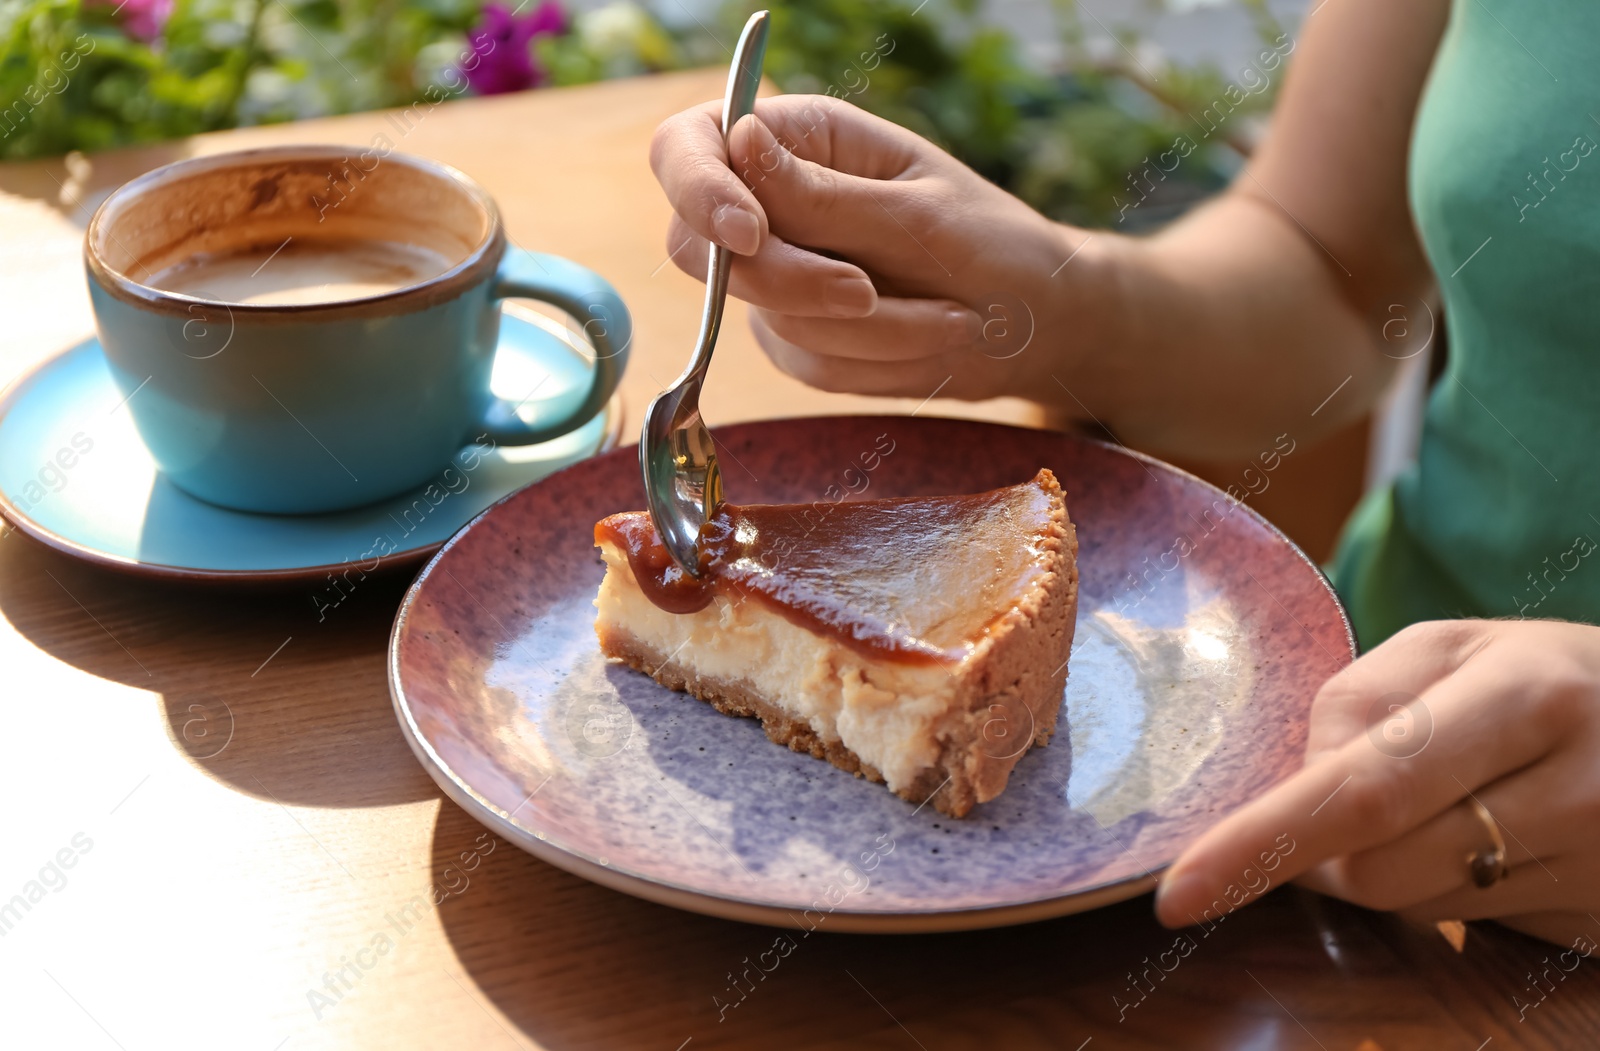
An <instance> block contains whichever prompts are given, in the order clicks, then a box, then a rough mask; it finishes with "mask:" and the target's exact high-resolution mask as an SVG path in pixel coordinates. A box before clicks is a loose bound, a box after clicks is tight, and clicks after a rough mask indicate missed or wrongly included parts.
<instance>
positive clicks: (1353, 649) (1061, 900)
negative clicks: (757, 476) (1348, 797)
mask: <svg viewBox="0 0 1600 1051" xmlns="http://www.w3.org/2000/svg"><path fill="white" fill-rule="evenodd" d="M913 418H915V419H918V420H926V421H929V422H940V423H961V424H971V425H975V426H978V427H983V428H992V429H997V430H1010V431H1026V432H1030V433H1033V434H1043V435H1053V436H1057V437H1065V438H1071V439H1073V440H1075V441H1080V442H1083V443H1085V444H1088V445H1093V446H1098V447H1100V448H1101V449H1104V450H1107V451H1109V452H1112V453H1114V454H1117V455H1122V456H1127V457H1130V458H1132V459H1134V460H1135V461H1137V462H1140V463H1141V464H1143V465H1144V466H1145V467H1147V468H1149V467H1155V468H1158V469H1160V470H1163V471H1167V472H1170V473H1172V474H1174V475H1177V476H1178V477H1180V478H1183V479H1185V480H1187V481H1189V482H1193V483H1195V484H1198V485H1200V486H1202V487H1204V488H1205V489H1209V490H1211V491H1213V492H1215V493H1217V494H1219V495H1221V496H1223V497H1225V498H1226V499H1228V500H1230V501H1232V502H1233V504H1234V505H1235V509H1236V510H1238V509H1242V510H1244V511H1245V512H1246V513H1247V514H1248V515H1249V516H1250V517H1251V518H1252V519H1254V521H1255V522H1256V524H1258V525H1260V526H1264V527H1266V529H1267V531H1268V532H1269V533H1270V534H1271V535H1272V536H1273V537H1275V538H1277V539H1278V540H1279V541H1280V542H1281V543H1282V544H1283V545H1284V546H1286V547H1287V548H1288V549H1289V551H1290V552H1292V553H1293V555H1294V557H1296V558H1298V559H1299V560H1300V561H1301V562H1302V563H1304V564H1305V565H1306V566H1307V567H1308V568H1309V569H1310V570H1311V572H1312V575H1313V577H1314V579H1315V580H1316V581H1317V582H1318V583H1319V584H1320V585H1321V587H1322V590H1323V592H1324V593H1325V594H1326V595H1327V597H1328V598H1329V599H1330V600H1331V601H1332V603H1333V608H1334V611H1335V612H1336V613H1337V614H1338V616H1339V623H1340V626H1341V627H1342V628H1343V629H1344V635H1345V642H1346V644H1347V647H1348V650H1349V654H1350V659H1351V660H1352V661H1354V660H1355V659H1356V657H1357V656H1358V655H1359V652H1360V650H1359V647H1358V644H1357V642H1356V636H1355V629H1354V627H1353V626H1352V625H1351V623H1350V615H1349V612H1348V611H1347V610H1346V609H1345V606H1344V602H1343V600H1341V599H1340V598H1339V594H1338V592H1337V591H1335V590H1334V587H1333V583H1332V581H1330V580H1329V579H1328V575H1327V574H1326V573H1324V572H1323V571H1322V567H1321V566H1320V565H1318V564H1317V562H1316V561H1315V560H1314V559H1312V558H1311V556H1309V555H1307V554H1306V553H1305V551H1304V550H1302V549H1301V547H1300V545H1298V544H1296V543H1295V542H1294V541H1293V540H1291V539H1290V538H1289V537H1288V535H1287V534H1285V533H1284V532H1283V530H1282V529H1280V528H1278V527H1277V526H1276V525H1274V524H1273V523H1272V522H1271V521H1269V520H1268V519H1267V518H1266V517H1265V516H1263V515H1262V514H1261V512H1260V511H1257V510H1256V509H1255V508H1253V507H1251V506H1250V505H1249V504H1248V503H1246V502H1245V501H1243V500H1239V499H1236V498H1234V497H1232V496H1230V495H1229V494H1228V493H1227V492H1226V491H1225V490H1223V489H1222V488H1220V487H1219V486H1217V485H1215V484H1213V483H1211V482H1208V481H1206V480H1205V479H1203V478H1201V477H1199V476H1198V475H1195V474H1193V473H1192V472H1189V471H1186V470H1184V469H1183V468H1181V467H1177V466H1174V465H1173V464H1170V463H1167V462H1166V461H1165V460H1161V459H1159V458H1157V457H1154V456H1151V455H1149V454H1148V453H1143V452H1139V451H1137V450H1135V449H1130V448H1128V447H1127V446H1124V445H1121V444H1120V443H1117V442H1109V441H1105V440H1103V439H1100V438H1096V437H1092V436H1090V435H1083V434H1077V433H1073V432H1068V431H1058V430H1051V429H1049V428H1041V427H1021V426H1017V425H1015V424H1007V423H993V422H990V421H987V420H974V419H971V418H969V417H950V416H918V417H912V416H910V415H894V414H889V415H885V414H876V415H874V414H866V413H837V414H832V415H816V416H782V417H770V418H762V419H755V420H741V421H738V422H735V423H729V424H723V425H720V426H717V427H713V428H712V429H711V430H712V434H713V435H716V434H717V433H718V432H719V431H725V430H728V429H730V428H734V427H747V426H761V425H780V424H804V423H810V422H815V421H819V420H832V421H838V420H841V419H849V420H857V421H897V422H899V423H904V422H905V421H907V420H910V419H913ZM619 451H620V450H618V449H613V450H611V451H610V453H608V455H616V454H617V453H618V452H619ZM593 459H595V457H589V458H587V459H585V460H583V461H580V462H578V463H574V464H570V465H568V466H567V467H563V468H562V469H561V470H560V471H553V472H551V473H550V474H549V475H546V476H545V477H544V478H541V479H539V480H538V481H534V482H530V483H528V484H527V485H525V486H523V487H522V488H520V489H517V490H516V491H514V492H511V493H507V494H506V495H505V496H503V497H501V498H500V499H499V500H496V501H495V502H494V503H492V504H490V505H489V506H488V507H486V508H484V509H483V510H482V511H480V512H478V514H476V515H474V516H473V517H472V519H471V520H470V521H468V522H467V523H466V524H464V525H463V526H462V527H461V528H460V529H459V530H457V531H456V532H455V533H454V534H452V535H451V536H450V537H449V539H447V540H446V541H445V542H444V543H443V544H441V545H440V546H439V549H438V550H437V551H435V552H434V553H433V555H432V556H431V557H430V558H429V559H428V562H427V564H426V565H424V566H423V567H422V569H421V570H420V571H419V572H418V573H417V575H416V577H415V578H414V579H413V580H412V581H411V584H410V585H409V586H408V587H407V588H406V592H405V595H404V596H403V597H402V598H401V600H400V606H399V608H398V609H397V610H396V612H395V618H394V623H393V624H392V626H391V627H390V630H389V645H388V652H387V654H386V656H385V660H384V670H385V678H386V679H387V680H388V684H389V697H390V701H391V702H392V704H393V706H394V709H395V715H396V718H397V721H398V722H399V723H400V729H401V735H402V736H403V737H405V739H406V744H407V745H409V746H410V748H411V751H412V753H413V754H414V755H415V756H416V757H417V760H418V762H419V763H420V764H421V766H422V767H423V769H424V770H426V771H427V772H428V775H429V776H430V777H432V778H433V780H434V782H435V783H436V784H438V786H439V788H440V789H441V790H442V791H443V792H444V794H445V795H446V796H448V797H449V798H450V799H451V800H452V801H453V802H454V803H456V805H457V806H460V807H461V808H462V809H463V810H465V811H466V812H467V813H468V814H469V815H470V816H472V817H473V818H474V819H476V820H477V821H479V822H480V823H481V824H484V825H486V826H488V827H489V829H490V830H491V831H493V832H495V833H497V834H499V835H501V836H502V837H503V838H506V839H509V840H510V841H511V842H513V843H515V844H516V845H517V846H519V847H521V848H522V849H523V850H525V851H527V852H528V853H530V854H532V855H533V856H534V857H536V858H538V859H539V860H541V861H544V862H546V863H548V864H551V865H554V866H555V867H556V868H559V869H562V870H564V871H566V872H570V873H572V874H573V875H575V876H578V877H581V878H583V879H586V880H588V881H590V882H592V883H596V884H599V885H600V886H604V887H607V888H609V889H611V890H616V891H620V892H622V893H625V894H629V895H632V896H633V897H637V898H642V899H644V900H646V901H651V902H655V903H657V904H661V905H668V906H672V907H675V908H679V909H684V910H686V911H690V912H696V913H700V914H702V915H707V916H715V917H718V918H722V919H732V920H740V921H743V922H747V923H759V924H764V925H767V926H772V927H779V928H784V929H791V928H793V927H794V926H795V925H796V921H794V920H793V918H792V916H790V912H791V911H792V910H791V908H787V907H783V906H779V905H773V904H769V903H766V902H762V901H757V900H752V899H749V898H739V897H732V896H726V895H717V894H711V893H708V892H706V891H704V890H701V889H698V888H694V887H688V886H684V885H682V884H679V883H676V882H673V881H671V880H664V879H657V878H655V877H651V876H647V875H644V874H642V873H637V872H632V871H629V870H626V869H621V868H618V867H616V866H614V865H609V864H605V863H603V862H602V861H601V860H600V859H599V858H594V857H590V856H589V855H588V854H586V853H584V852H582V851H579V850H575V849H571V848H568V847H564V846H559V845H557V844H554V843H551V842H550V841H549V840H546V839H544V838H543V837H541V836H539V835H538V834H537V833H535V832H532V831H530V830H528V829H525V828H523V827H522V826H520V825H518V824H516V823H515V822H514V821H512V820H511V817H510V815H509V814H507V813H505V812H504V811H502V810H501V809H500V808H499V807H497V806H495V805H494V804H493V803H491V802H489V801H488V800H487V799H485V798H484V797H483V796H482V795H480V794H479V793H478V792H477V791H476V790H475V789H474V788H472V786H471V785H469V784H467V783H466V781H465V780H463V779H462V778H461V777H460V775H459V774H457V773H456V772H455V771H454V770H453V769H451V768H450V767H449V765H448V764H447V763H445V761H444V760H443V759H442V758H441V757H440V756H439V754H438V753H437V752H436V751H435V750H434V748H433V746H432V744H431V743H430V742H429V741H428V740H427V739H426V738H425V737H424V736H423V734H422V731H421V729H420V728H419V727H418V726H417V724H416V721H415V719H414V718H413V717H412V713H411V709H410V704H409V702H408V701H407V700H406V697H405V689H404V686H403V685H402V684H401V681H400V667H399V657H400V645H401V634H402V633H403V632H404V630H405V627H406V624H407V621H408V620H409V618H410V614H411V610H412V608H413V606H414V605H415V603H416V600H417V598H418V596H419V595H420V594H421V591H422V588H423V586H424V585H425V584H426V583H427V582H428V580H429V579H430V578H431V576H432V574H433V571H434V569H435V568H437V567H438V565H439V563H440V562H441V561H442V560H443V559H444V557H445V556H446V555H447V554H448V553H449V551H450V549H451V548H453V547H454V546H455V545H456V543H457V542H459V541H460V540H461V538H462V537H464V536H466V535H467V533H468V532H470V531H471V530H472V529H473V528H474V527H475V526H477V524H478V523H479V521H481V520H482V519H484V518H486V517H488V516H489V515H490V514H493V513H495V512H496V511H497V510H498V509H499V508H500V506H501V505H502V504H505V503H508V502H510V501H511V500H513V499H518V498H521V497H522V495H523V494H524V493H525V492H527V491H528V490H530V489H532V488H533V487H535V486H537V485H540V484H542V483H544V482H546V481H548V480H550V479H552V478H555V477H557V476H558V475H560V474H563V473H565V472H566V471H571V470H575V469H577V468H581V467H584V466H586V465H587V464H589V463H590V461H592V460H593ZM541 787H542V786H541ZM534 791H535V792H537V791H538V789H535V790H534ZM529 798H532V797H531V796H530V797H529ZM519 808H520V807H519ZM1176 860H1177V858H1176V857H1172V858H1168V859H1167V860H1166V861H1164V862H1162V863H1161V864H1159V865H1153V866H1147V867H1146V868H1145V874H1144V875H1143V876H1134V877H1130V878H1126V879H1118V880H1111V881H1107V882H1104V883H1096V884H1094V885H1092V886H1089V887H1085V888H1082V889H1081V890H1076V891H1073V892H1072V893H1070V894H1062V895H1053V896H1051V897H1046V898H1035V899H1031V900H1027V901H1017V902H1002V903H1000V904H996V905H978V906H971V907H964V908H941V909H938V910H935V911H922V912H918V911H912V912H907V911H904V910H883V911H877V910H870V909H859V908H855V909H833V910H830V911H829V912H828V914H827V919H826V921H825V923H827V924H829V925H830V926H829V929H830V930H832V931H834V932H838V933H859V934H914V933H939V932H949V931H964V930H980V929H988V928H993V927H1005V926H1013V925H1016V924H1022V923H1032V922H1036V921H1040V920H1046V919H1053V918H1056V917H1060V916H1068V915H1072V914H1074V913H1078V912H1084V911H1088V910H1090V909H1095V908H1100V907H1102V906H1105V905H1112V904H1115V903H1117V902H1120V901H1127V900H1129V899H1131V898H1135V897H1138V896H1139V895H1141V894H1144V893H1146V892H1148V891H1150V890H1151V889H1153V888H1154V887H1155V886H1156V884H1157V882H1158V877H1157V873H1160V872H1164V871H1165V870H1166V869H1167V868H1168V867H1170V866H1171V864H1172V863H1173V862H1174V861H1176ZM822 926H823V924H822V923H819V924H818V925H817V928H813V929H819V928H821V927H822ZM806 933H808V934H809V933H810V931H807V932H806Z"/></svg>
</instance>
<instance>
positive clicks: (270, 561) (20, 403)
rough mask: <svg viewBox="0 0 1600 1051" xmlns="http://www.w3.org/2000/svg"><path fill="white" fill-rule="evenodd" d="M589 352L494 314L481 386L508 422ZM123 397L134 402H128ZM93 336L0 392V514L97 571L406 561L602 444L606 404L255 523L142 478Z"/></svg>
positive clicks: (536, 408) (214, 572) (169, 573)
mask: <svg viewBox="0 0 1600 1051" xmlns="http://www.w3.org/2000/svg"><path fill="white" fill-rule="evenodd" d="M586 353H592V351H589V350H588V348H587V347H585V346H583V345H582V344H581V343H580V342H579V341H577V340H576V339H574V338H573V337H571V336H570V335H569V334H568V333H567V332H566V330H565V329H563V328H562V327H561V326H560V325H559V324H557V323H556V322H554V321H551V320H550V319H548V318H546V317H545V316H543V315H541V314H538V313H536V312H534V311H531V310H523V309H519V308H518V307H516V306H511V305H508V306H507V308H506V309H505V312H504V315H503V317H502V320H501V325H500V352H499V355H498V357H497V358H496V360H495V371H494V384H493V385H494V389H495V392H496V393H497V394H500V395H502V396H504V397H508V398H511V399H512V400H517V399H520V398H523V397H525V396H526V395H527V394H528V392H529V391H536V392H537V394H538V397H537V398H529V399H528V400H527V401H526V402H525V403H524V405H523V407H522V410H521V411H522V412H523V413H528V414H530V415H531V414H535V413H538V414H543V413H549V412H557V411H560V409H561V408H562V406H563V405H564V404H565V403H567V402H568V401H570V400H573V399H577V398H581V397H582V395H583V392H584V390H585V389H586V388H587V386H588V383H589V371H588V365H587V363H586V360H585V357H584V355H585V354H586ZM135 393H136V394H137V392H135ZM124 402H125V399H124V398H123V395H122V392H121V391H120V390H118V389H117V386H116V384H115V383H114V382H112V379H111V373H110V371H109V369H108V367H107V365H106V359H105V355H104V353H103V352H102V351H101V349H100V343H99V341H98V340H95V339H90V340H87V341H85V342H83V343H80V344H78V345H77V346H76V347H73V348H72V349H71V350H68V351H66V352H64V353H62V354H60V355H58V356H57V357H54V358H51V359H50V360H49V361H47V362H45V363H44V364H43V365H41V366H39V367H38V368H37V369H35V370H34V371H33V372H31V373H29V374H28V375H26V376H24V377H23V378H21V379H20V380H18V381H17V382H16V383H15V384H13V385H12V387H11V388H10V390H9V391H7V392H6V394H5V396H4V397H3V398H0V514H3V515H4V516H5V517H6V518H7V519H9V520H10V521H11V522H12V524H13V525H15V526H16V527H17V528H18V529H19V530H21V531H22V532H24V533H27V534H28V535H29V536H32V537H33V538H35V539H36V540H39V541H41V542H43V543H45V544H48V545H49V546H51V547H53V548H55V549H57V550H58V551H62V552H64V553H66V554H69V555H73V556H75V557H78V558H82V559H85V560H87V561H90V562H95V563H98V564H101V565H104V566H107V567H110V568H114V569H120V570H124V571H127V572H132V573H138V574H141V575H148V576H157V577H183V578H190V579H196V578H197V579H209V580H219V581H239V582H251V581H271V580H286V579H316V580H321V579H323V578H324V576H325V575H326V574H328V573H330V572H335V571H338V570H342V569H346V568H349V565H350V564H352V563H353V564H356V565H359V566H360V567H361V569H362V570H363V571H364V572H372V571H373V570H375V569H376V568H377V567H378V565H380V564H381V565H382V566H392V565H396V564H400V563H404V562H414V561H417V560H420V559H421V558H423V557H424V556H426V555H427V554H429V553H431V552H432V551H434V550H436V549H437V548H438V547H439V545H441V544H442V543H444V541H445V540H447V539H449V538H450V536H451V535H452V534H453V533H455V532H456V530H458V529H460V528H461V527H462V526H463V525H465V524H466V523H467V522H468V521H470V520H471V519H472V518H473V516H474V515H476V514H478V512H480V511H482V510H483V509H484V508H486V507H488V506H489V505H490V504H492V503H494V502H495V501H496V500H498V499H500V498H501V497H503V496H505V495H506V494H507V493H510V492H512V491H514V490H516V489H520V488H522V487H523V486H525V485H527V484H529V483H530V482H535V481H538V480H539V479H541V478H543V477H545V476H546V475H548V474H550V473H552V472H554V471H558V470H560V469H561V468H563V467H566V466H568V465H569V464H573V463H576V462H577V461H579V460H582V459H584V458H585V457H588V456H592V455H594V454H595V453H597V452H602V451H604V450H606V449H609V448H611V447H612V446H614V445H616V443H617V438H618V435H619V433H620V430H621V425H622V409H621V404H620V401H619V400H618V399H617V398H613V399H612V401H611V404H610V405H608V406H607V407H606V409H605V411H604V412H602V413H601V414H600V415H599V416H597V417H595V418H594V419H592V420H590V421H589V422H588V423H586V424H584V425H583V426H582V427H579V428H578V429H577V430H575V431H573V432H572V433H570V434H567V435H563V436H562V437H560V438H557V439H555V440H554V441H550V442H545V443H544V444H542V445H533V446H524V447H521V448H500V449H494V450H491V451H488V452H482V451H480V450H477V449H471V448H469V449H467V450H464V451H463V452H462V453H460V454H458V455H457V456H456V458H455V461H454V462H453V463H452V464H450V465H441V466H440V474H439V477H438V478H437V479H435V480H434V482H432V483H430V484H429V485H427V486H423V487H421V488H419V489H417V490H415V491H413V492H411V493H407V494H405V495H403V496H397V497H394V498H393V499H390V500H386V501H383V502H382V503H378V504H373V505H371V506H368V507H362V508H357V509H356V510H353V511H341V512H338V513H335V514H325V515H261V514H247V513H244V512H240V511H229V510H226V509H224V508H221V507H217V506H215V505H212V504H208V503H205V502H203V501H201V500H197V499H195V498H194V497H192V496H190V495H189V494H187V493H185V492H183V491H182V490H180V489H178V488H177V487H176V486H174V485H173V484H172V483H171V482H169V481H167V479H166V478H165V477H164V476H163V475H162V474H161V473H160V472H159V471H157V470H156V466H155V464H154V463H153V462H152V461H151V459H150V454H149V453H148V452H147V451H146V449H145V447H144V444H143V442H141V441H140V439H139V435H138V432H137V431H136V430H135V428H134V425H133V420H132V418H131V417H130V416H129V414H128V410H127V408H126V406H125V404H124Z"/></svg>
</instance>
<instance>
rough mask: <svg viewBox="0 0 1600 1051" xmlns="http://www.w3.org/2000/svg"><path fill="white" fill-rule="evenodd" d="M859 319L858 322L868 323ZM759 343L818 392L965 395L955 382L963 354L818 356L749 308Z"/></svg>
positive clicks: (776, 361) (778, 363) (780, 366)
mask: <svg viewBox="0 0 1600 1051" xmlns="http://www.w3.org/2000/svg"><path fill="white" fill-rule="evenodd" d="M870 320H871V319H869V320H868V322H856V324H868V323H869V322H870ZM750 328H751V330H752V331H753V332H754V333H755V337H756V342H758V343H760V344H761V349H762V350H764V351H766V354H767V357H769V358H771V359H772V363H773V364H774V365H776V366H777V367H778V369H779V370H780V371H782V372H784V373H787V374H788V375H790V376H793V377H794V378H795V379H797V380H799V381H800V382H802V383H805V384H808V385H809V386H812V387H816V388H817V389H818V390H824V391H829V392H832V393H836V394H839V393H842V394H870V395H878V396H883V397H901V398H926V397H930V396H931V395H933V394H934V393H937V392H941V391H942V392H943V393H944V394H946V395H949V396H954V397H960V396H962V394H961V391H962V390H963V388H962V387H960V386H958V385H957V384H955V383H953V382H952V380H953V379H954V376H955V370H956V369H957V368H958V367H959V365H960V362H959V361H957V360H955V359H956V358H957V357H958V356H959V355H958V354H934V355H929V356H926V357H921V358H916V359H914V360H905V361H863V360H861V359H859V358H838V357H832V356H829V355H824V354H818V353H815V352H813V351H811V350H807V349H806V348H804V347H800V346H797V345H796V344H794V343H790V342H789V341H788V340H786V339H784V338H783V337H782V336H779V335H778V334H777V333H776V332H774V331H773V330H772V327H771V326H770V325H769V324H768V323H767V321H766V319H765V317H764V314H763V312H762V311H760V310H752V311H751V312H750Z"/></svg>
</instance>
